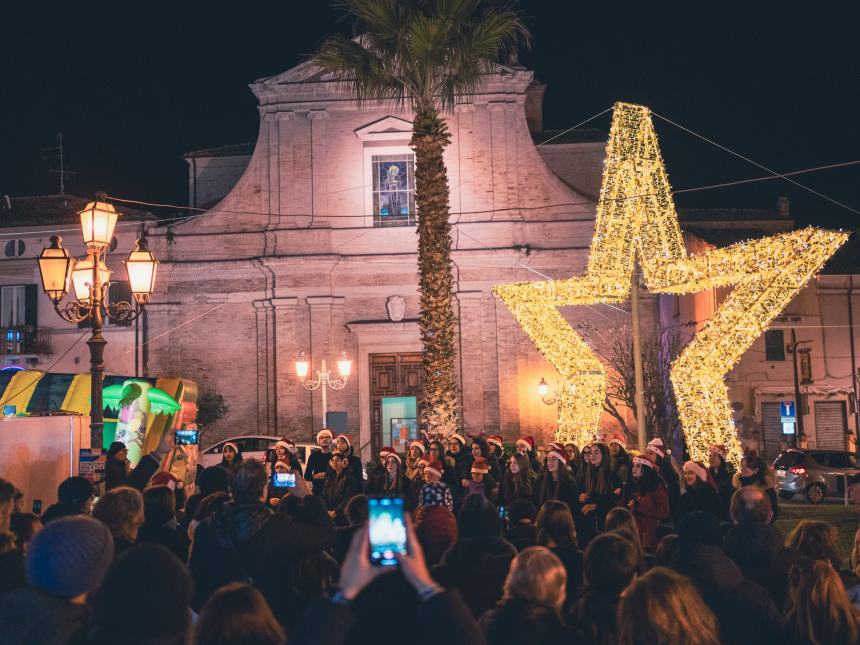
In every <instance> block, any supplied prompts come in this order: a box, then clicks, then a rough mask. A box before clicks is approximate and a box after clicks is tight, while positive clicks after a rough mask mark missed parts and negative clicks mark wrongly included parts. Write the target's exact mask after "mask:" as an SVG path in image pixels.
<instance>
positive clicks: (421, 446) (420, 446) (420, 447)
mask: <svg viewBox="0 0 860 645" xmlns="http://www.w3.org/2000/svg"><path fill="white" fill-rule="evenodd" d="M409 447H410V448H418V450H420V451H421V454H422V455H423V454H424V452H425V451H426V450H427V448H426V447H425V446H424V443H423V442H421V441H413V442H412V443H410V444H409Z"/></svg>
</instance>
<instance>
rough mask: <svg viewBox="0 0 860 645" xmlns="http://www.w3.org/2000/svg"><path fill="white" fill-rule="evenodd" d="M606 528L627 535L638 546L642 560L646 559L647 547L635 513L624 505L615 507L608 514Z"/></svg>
mask: <svg viewBox="0 0 860 645" xmlns="http://www.w3.org/2000/svg"><path fill="white" fill-rule="evenodd" d="M606 530H607V531H615V532H616V533H620V534H621V535H623V536H624V537H626V538H627V539H628V540H630V541H631V542H632V543H633V546H635V547H636V550H637V551H638V552H639V556H640V557H641V558H642V560H643V561H645V560H646V556H645V549H644V548H643V547H642V540H641V539H640V537H639V528H638V527H637V526H636V519H635V518H634V517H633V513H631V512H630V511H628V510H627V509H626V508H624V507H622V506H619V507H617V508H613V509H612V510H610V511H609V512H608V513H607V514H606Z"/></svg>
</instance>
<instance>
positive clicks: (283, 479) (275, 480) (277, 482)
mask: <svg viewBox="0 0 860 645" xmlns="http://www.w3.org/2000/svg"><path fill="white" fill-rule="evenodd" d="M272 486H274V487H275V488H295V487H296V474H295V473H275V474H274V475H272Z"/></svg>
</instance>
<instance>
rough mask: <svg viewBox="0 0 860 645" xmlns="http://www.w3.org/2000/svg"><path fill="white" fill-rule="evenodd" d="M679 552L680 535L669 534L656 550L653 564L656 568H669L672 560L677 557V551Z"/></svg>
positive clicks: (661, 540) (663, 538) (662, 539)
mask: <svg viewBox="0 0 860 645" xmlns="http://www.w3.org/2000/svg"><path fill="white" fill-rule="evenodd" d="M677 550H678V534H677V533H669V534H667V535H664V536H663V537H662V538H661V539H660V542H659V543H658V544H657V548H656V549H654V557H653V559H652V564H653V565H654V566H655V567H668V566H669V564H670V563H671V562H672V558H673V557H674V556H675V551H677Z"/></svg>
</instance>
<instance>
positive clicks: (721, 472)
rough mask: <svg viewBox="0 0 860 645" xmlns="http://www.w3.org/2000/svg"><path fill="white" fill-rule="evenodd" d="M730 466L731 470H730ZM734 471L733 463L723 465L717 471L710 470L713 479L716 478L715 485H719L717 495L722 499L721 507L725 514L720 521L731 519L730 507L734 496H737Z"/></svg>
mask: <svg viewBox="0 0 860 645" xmlns="http://www.w3.org/2000/svg"><path fill="white" fill-rule="evenodd" d="M730 466H731V469H730V468H729V467H730ZM733 469H734V466H732V464H731V462H726V463H724V464H722V465H721V466H720V467H719V468H717V469H716V470H714V469H713V468H708V471H709V472H710V473H711V477H713V478H714V483H715V484H716V485H717V495H719V497H720V506H721V507H722V509H723V514H722V515H720V516H719V517H720V519H723V518H725V519H728V518H729V507H730V506H731V504H732V495H734V494H735V488H734V484H733V483H732V475H733V473H734V470H733Z"/></svg>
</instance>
